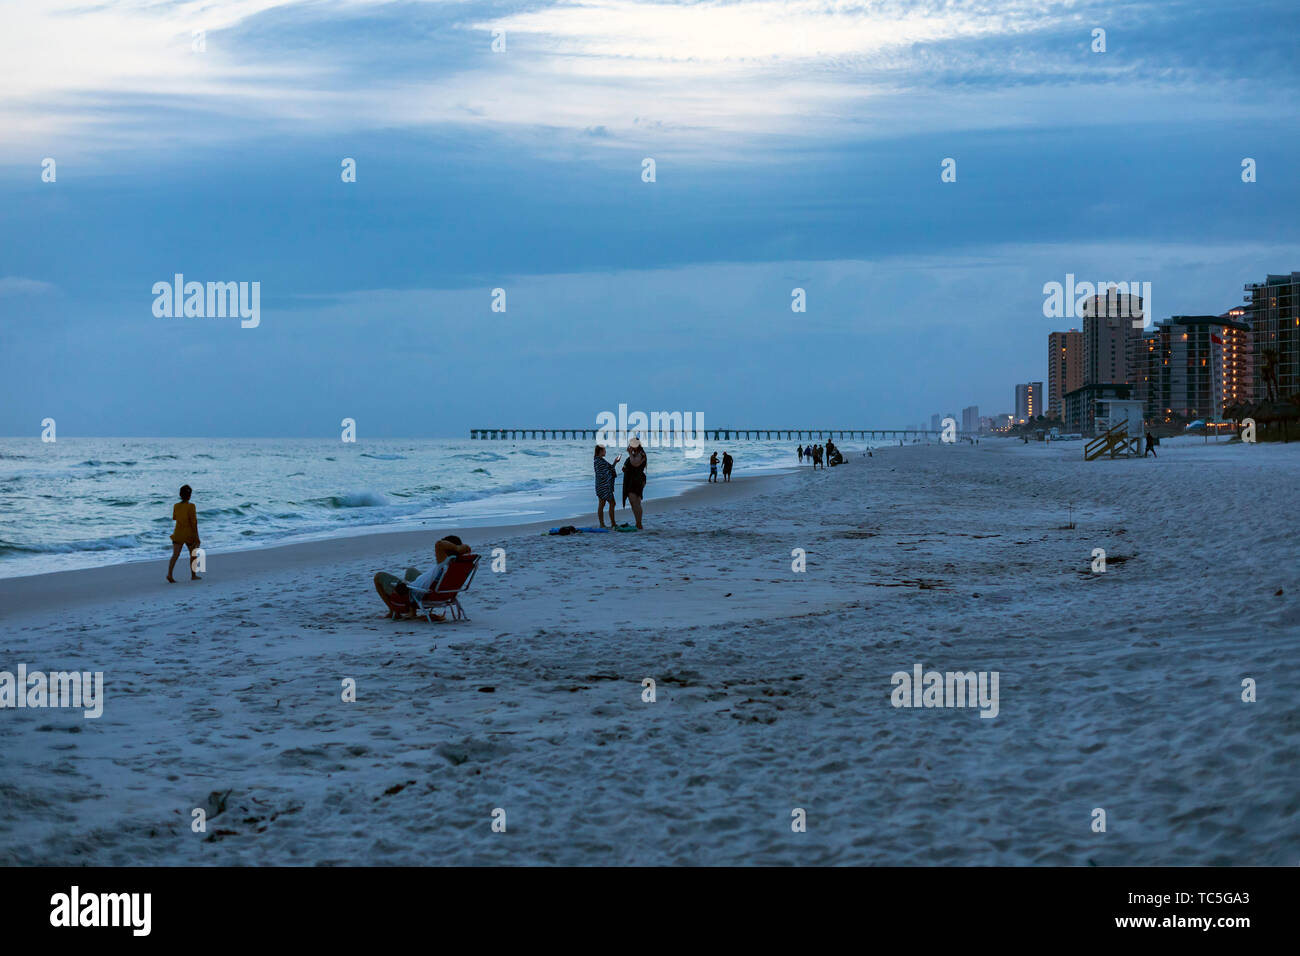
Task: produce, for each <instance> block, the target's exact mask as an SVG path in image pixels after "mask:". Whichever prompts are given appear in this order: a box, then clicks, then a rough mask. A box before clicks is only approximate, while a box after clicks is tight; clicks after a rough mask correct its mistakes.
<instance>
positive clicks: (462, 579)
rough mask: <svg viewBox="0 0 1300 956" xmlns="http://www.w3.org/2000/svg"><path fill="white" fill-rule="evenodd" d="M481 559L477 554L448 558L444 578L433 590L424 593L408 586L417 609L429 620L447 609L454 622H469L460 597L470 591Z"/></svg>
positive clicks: (439, 580) (435, 583) (439, 579)
mask: <svg viewBox="0 0 1300 956" xmlns="http://www.w3.org/2000/svg"><path fill="white" fill-rule="evenodd" d="M480 557H481V555H477V554H459V555H453V556H452V557H450V558H448V559H447V562H446V564H447V566H446V567H445V568H443V571H442V577H440V578H438V580H437V581H435V582H434V585H433V587H432V588H430V589H429V590H428V591H423V593H421V591H420V590H419V589H417V588H414V587H411V586H410V585H407V587H408V589H409V590H410V592H411V599H412V601H414V603H415V606H416V608H417V609H418V610H419V611H421V612H422V613H423V614H425V615H426V616H427V617H428V618H429V620H433V614H434V612H435V611H437V609H438V608H447V609H448V610H449V611H450V612H451V619H452V620H453V621H468V620H469V615H467V614H466V613H465V609H464V608H463V607H461V606H460V601H459V599H458V596H459V595H460V593H461V592H462V591H468V590H469V583H470V582H471V581H473V580H474V574H475V573H476V572H477V571H478V560H479V558H480Z"/></svg>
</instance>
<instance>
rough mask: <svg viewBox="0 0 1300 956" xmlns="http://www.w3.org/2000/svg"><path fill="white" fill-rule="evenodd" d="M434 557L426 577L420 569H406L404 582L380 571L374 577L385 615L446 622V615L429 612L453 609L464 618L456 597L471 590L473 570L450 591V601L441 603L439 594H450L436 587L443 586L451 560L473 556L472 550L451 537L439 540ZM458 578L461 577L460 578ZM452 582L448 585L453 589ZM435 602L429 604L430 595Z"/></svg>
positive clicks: (456, 538) (475, 562) (397, 618)
mask: <svg viewBox="0 0 1300 956" xmlns="http://www.w3.org/2000/svg"><path fill="white" fill-rule="evenodd" d="M433 555H434V558H435V560H436V562H437V563H436V564H435V565H434V566H433V567H432V568H430V569H429V570H428V571H426V572H424V573H423V574H421V573H420V571H419V569H417V568H407V569H406V575H405V579H403V578H399V577H397V575H395V574H389V573H388V572H387V571H380V572H379V573H378V574H376V575H375V590H376V591H378V592H379V596H380V597H381V598H382V599H383V601H384V604H386V605H387V606H388V613H387V614H386V615H384V616H385V617H387V618H390V619H392V620H395V621H396V620H401V619H402V618H404V617H406V618H414V617H416V616H417V615H418V614H420V613H425V614H427V615H428V618H429V620H431V621H445V620H446V619H447V618H446V615H445V614H434V613H433V611H432V610H430V608H431V607H432V606H451V607H453V611H454V612H459V613H458V616H464V612H463V611H460V604H459V602H458V601H456V600H455V595H456V594H457V593H458V592H459V591H460V590H463V588H464V587H466V586H468V584H469V578H470V577H473V570H474V568H470V569H468V577H466V578H465V579H464V580H463V581H461V582H459V583H458V585H457V587H456V588H455V590H452V591H451V600H450V601H448V600H439V599H437V598H439V597H444V596H445V595H440V594H439V592H443V591H445V590H450V588H447V589H444V588H442V587H440V586H439V587H436V586H438V585H439V584H440V582H441V580H442V579H443V576H444V575H445V573H446V571H447V567H448V565H449V564H450V563H451V559H452V558H456V557H461V556H465V555H470V547H469V545H467V544H464V543H462V542H461V540H460V538H458V537H456V535H454V534H449V535H447V536H446V537H445V538H442V539H440V540H439V541H438V542H437V543H436V544H435V545H434V546H433ZM471 557H474V560H473V564H474V565H475V566H477V563H478V558H477V557H475V556H472V555H471ZM458 577H459V574H458ZM452 583H453V582H451V581H448V582H447V584H448V585H450V584H452ZM431 594H432V595H433V597H434V598H435V599H434V600H429V598H430V595H431Z"/></svg>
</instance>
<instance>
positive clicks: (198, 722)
mask: <svg viewBox="0 0 1300 956" xmlns="http://www.w3.org/2000/svg"><path fill="white" fill-rule="evenodd" d="M1160 452H1161V458H1160V459H1159V460H1158V461H1151V460H1147V461H1122V462H1096V463H1084V462H1083V461H1082V460H1080V459H1081V448H1080V445H1079V444H1078V443H1072V444H1062V445H1058V446H1053V447H1052V448H1044V447H1043V446H1042V445H1038V444H1035V445H1030V446H1024V445H1020V444H1017V443H1011V442H1000V441H995V442H985V443H983V444H981V445H980V446H979V447H978V448H974V447H969V446H955V447H928V448H914V447H909V448H905V449H891V450H886V451H883V452H880V453H877V455H876V456H875V457H874V458H873V459H871V460H869V461H868V460H865V459H859V458H857V457H856V456H855V457H854V459H853V461H852V463H851V464H850V465H849V466H847V467H844V468H837V469H833V470H829V471H824V472H821V471H819V472H817V473H813V472H811V471H809V470H807V469H804V470H803V471H802V472H801V473H799V474H797V475H794V476H788V477H784V478H778V479H772V480H767V481H762V482H751V483H749V484H748V486H746V484H745V483H737V484H736V485H735V487H733V488H715V487H712V486H710V487H706V488H702V489H700V491H699V492H698V493H694V494H692V495H689V496H687V497H686V498H685V499H683V500H682V501H680V502H677V503H676V504H675V505H674V506H672V507H671V508H670V509H668V510H666V511H665V510H661V509H659V508H658V507H657V506H656V504H655V503H653V502H652V503H651V504H650V510H649V512H648V517H647V520H648V524H649V525H650V527H651V529H652V530H651V531H649V532H646V533H643V534H608V535H585V536H577V537H571V538H558V537H544V536H541V535H539V534H537V533H536V530H535V529H531V530H529V531H528V532H527V533H524V532H523V531H520V530H519V529H515V530H514V531H513V532H511V531H493V532H487V531H484V530H483V529H478V530H474V531H468V532H466V533H465V537H466V539H467V540H469V541H470V542H471V543H472V544H474V545H475V546H476V549H477V550H479V551H480V552H482V553H484V554H485V555H486V553H487V552H488V551H489V550H490V548H491V547H493V546H497V545H500V546H504V547H505V548H506V550H507V567H508V570H507V571H506V573H504V574H494V573H492V572H491V571H490V570H489V568H488V566H487V558H486V557H485V559H484V565H483V568H482V569H481V572H480V574H479V577H478V580H477V581H476V583H475V587H474V589H473V590H472V591H471V592H470V593H469V594H468V595H467V596H466V597H465V600H464V604H465V606H466V608H467V610H468V611H469V613H470V615H471V617H472V618H473V620H472V622H470V623H464V624H442V625H437V624H428V623H424V622H414V623H412V622H403V623H393V622H390V621H385V620H383V619H382V618H381V614H382V611H383V609H382V607H381V605H380V604H379V602H378V598H377V597H376V596H375V594H374V592H373V590H372V588H371V584H370V577H371V575H372V573H373V572H374V571H375V570H379V569H381V568H388V569H400V568H402V567H404V566H406V565H407V564H417V565H420V566H427V564H428V563H429V557H428V555H429V552H430V551H431V545H432V540H431V536H430V535H427V534H423V533H413V534H405V535H389V536H372V537H370V538H352V539H344V540H340V541H335V542H322V543H315V544H311V545H301V546H295V547H294V548H286V549H276V550H269V551H261V552H250V553H247V554H243V555H212V556H210V557H209V572H208V575H207V579H206V580H205V581H203V582H202V583H199V584H190V583H188V582H185V581H183V580H182V582H181V583H179V584H176V585H173V586H168V585H165V584H163V583H161V577H162V573H163V569H164V564H163V563H158V564H154V565H128V566H122V567H117V568H108V569H100V570H95V571H81V572H69V573H66V574H63V575H46V576H41V577H38V578H23V579H12V580H7V581H0V608H3V617H2V618H0V670H10V671H12V670H14V669H15V668H16V666H17V664H18V663H20V662H22V663H26V664H27V665H28V666H29V667H30V668H32V669H36V668H44V669H48V670H54V669H64V668H68V669H71V668H76V669H83V670H102V671H104V674H105V684H106V686H105V694H106V698H107V700H106V704H105V710H104V715H103V717H102V718H100V719H99V720H85V719H83V718H82V716H81V714H80V712H70V711H65V710H0V753H3V756H4V767H5V773H4V776H3V778H0V862H2V863H65V864H66V863H73V864H76V863H87V864H193V863H216V864H233V863H247V864H285V863H294V864H299V863H300V864H315V863H323V864H349V863H351V864H356V863H360V864H376V863H380V864H389V863H402V864H437V863H460V864H467V863H483V864H529V863H567V864H586V863H628V864H667V863H690V864H742V863H806V864H825V863H904V864H928V863H949V864H951V863H957V864H993V863H1013V864H1019V863H1063V864H1086V863H1088V862H1096V863H1098V864H1101V865H1113V864H1149V863H1154V864H1171V863H1173V864H1189V863H1212V864H1234V863H1265V864H1286V865H1294V864H1296V863H1297V862H1300V840H1298V839H1297V837H1298V836H1300V791H1298V790H1297V782H1298V781H1297V776H1298V773H1297V767H1298V766H1300V760H1298V758H1300V693H1298V692H1297V691H1298V690H1300V687H1298V686H1297V684H1298V681H1297V677H1296V672H1295V666H1294V659H1295V653H1296V647H1297V639H1298V638H1300V601H1298V600H1297V598H1298V596H1300V581H1298V580H1297V576H1298V575H1297V562H1296V555H1297V546H1296V538H1297V535H1296V532H1297V525H1298V524H1300V519H1298V518H1297V516H1296V511H1295V508H1294V504H1293V501H1292V500H1291V496H1292V494H1293V491H1294V489H1295V487H1296V479H1297V475H1298V473H1300V444H1295V445H1290V446H1285V447H1283V446H1276V445H1273V446H1254V447H1241V446H1227V445H1218V446H1215V445H1213V444H1211V445H1209V446H1203V445H1201V444H1200V442H1199V440H1196V441H1183V440H1180V441H1179V442H1166V443H1165V444H1164V445H1162V446H1161V448H1160ZM710 499H716V500H713V501H711V500H710ZM705 502H707V504H705ZM1070 502H1073V505H1074V520H1075V521H1076V523H1077V528H1076V529H1074V530H1063V528H1062V526H1063V525H1065V524H1066V523H1067V520H1068V519H1067V504H1068V503H1070ZM624 514H625V512H624V511H622V510H621V511H620V517H622V516H623V515H624ZM795 547H802V548H806V549H807V552H808V570H807V572H806V573H804V574H796V573H792V572H791V568H790V564H791V549H792V548H795ZM1094 547H1102V548H1105V549H1106V550H1107V552H1108V555H1109V558H1110V562H1109V567H1108V571H1107V573H1106V574H1104V575H1093V574H1091V573H1090V572H1089V564H1090V560H1091V552H1092V549H1093V548H1094ZM1116 558H1127V559H1128V560H1125V561H1122V562H1121V561H1117V560H1116ZM917 582H924V583H925V584H927V585H933V587H925V588H922V587H920V586H918V583H917ZM1279 588H1282V589H1283V594H1282V595H1281V596H1277V595H1275V593H1274V592H1275V591H1277V590H1278V589H1279ZM56 609H57V610H56ZM917 662H920V663H922V664H923V665H924V666H925V668H926V669H927V670H928V669H931V668H933V669H937V670H941V671H947V670H977V671H994V670H996V671H998V672H999V673H1000V713H999V715H998V716H997V717H996V718H994V719H981V718H980V717H979V716H978V712H977V710H975V709H964V710H963V709H945V708H938V709H896V708H894V707H893V706H891V704H890V692H891V690H892V686H891V683H890V675H891V674H892V673H894V672H895V671H911V669H912V666H913V664H915V663H917ZM344 677H352V678H355V679H356V681H357V685H358V697H359V699H358V701H357V702H356V703H343V702H342V701H341V700H340V690H341V686H340V681H341V679H342V678H344ZM645 677H652V678H654V679H655V680H656V681H657V689H658V700H657V702H655V703H643V702H642V699H641V693H642V686H641V681H642V679H643V678H645ZM1246 677H1250V678H1254V679H1255V680H1256V681H1257V682H1258V688H1259V689H1258V694H1259V700H1258V702H1257V703H1253V704H1247V703H1242V702H1241V700H1240V692H1241V686H1240V685H1241V681H1242V679H1243V678H1246ZM226 791H230V795H229V798H228V802H227V805H226V809H225V811H224V812H222V813H219V814H217V815H214V816H212V817H211V818H210V820H209V823H208V832H207V834H195V833H192V832H191V831H190V826H189V821H190V811H191V810H192V809H193V808H194V807H204V806H210V805H211V808H212V809H215V804H213V803H212V801H211V800H210V797H209V795H210V794H213V793H214V792H218V793H225V792H226ZM496 807H501V808H504V809H505V811H506V821H507V832H505V833H494V832H492V829H491V814H492V811H493V808H496ZM795 807H801V808H804V809H805V810H806V811H807V815H808V832H806V833H793V832H791V827H790V821H791V810H792V808H795ZM1096 807H1101V808H1104V809H1105V810H1106V811H1107V814H1108V820H1107V822H1108V829H1107V832H1105V833H1094V832H1092V830H1091V828H1090V824H1091V822H1092V811H1093V809H1094V808H1096Z"/></svg>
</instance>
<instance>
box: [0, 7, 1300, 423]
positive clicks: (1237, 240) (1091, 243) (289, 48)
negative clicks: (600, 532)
mask: <svg viewBox="0 0 1300 956" xmlns="http://www.w3.org/2000/svg"><path fill="white" fill-rule="evenodd" d="M1293 17H1294V6H1293V2H1291V0H1287V2H1281V0H1264V2H1252V0H1234V2H1231V3H1229V2H1220V0H1196V2H1182V0H1161V2H1155V3H1092V2H1089V0H1077V2H1054V0H1004V2H996V3H995V2H961V0H944V2H937V0H923V2H918V3H902V2H888V0H886V2H872V3H854V2H826V0H791V2H786V0H752V2H632V0H578V2H537V3H519V2H503V3H493V2H439V0H434V2H398V3H387V2H380V0H313V2H298V0H227V2H221V3H202V2H177V3H169V2H159V0H102V2H99V3H97V4H93V5H90V4H86V3H84V0H45V2H42V3H30V2H26V0H0V23H3V24H4V30H3V32H0V434H3V435H29V436H34V435H38V434H39V433H40V430H41V421H42V420H43V419H45V418H54V419H55V420H56V421H57V423H58V434H59V436H60V437H73V436H78V435H86V436H91V435H93V436H123V437H128V436H129V437H137V436H259V437H262V436H264V437H311V436H321V437H336V436H337V435H338V434H339V431H340V423H341V421H342V419H344V418H352V419H354V420H355V421H356V423H357V434H358V438H359V439H363V438H364V437H367V436H369V437H464V436H467V434H468V431H469V429H471V428H479V427H520V428H522V427H538V428H540V427H548V428H552V427H554V428H559V427H569V428H575V427H594V425H595V421H596V416H597V415H598V414H599V413H600V412H601V411H606V410H617V409H618V407H619V405H620V404H626V405H627V406H628V407H629V409H632V410H643V411H646V412H649V411H682V412H690V413H701V414H702V415H703V416H704V421H705V424H706V426H708V427H713V426H718V427H733V428H746V427H748V428H812V427H827V428H845V429H848V428H855V429H856V428H873V427H874V428H898V427H903V426H906V425H911V424H915V423H921V422H928V420H929V416H930V415H931V414H932V413H948V412H954V413H957V415H958V418H959V419H960V413H961V409H962V408H964V407H966V406H968V405H972V404H974V405H978V406H979V407H980V410H981V412H982V413H983V414H986V415H988V414H995V413H1002V412H1011V411H1012V410H1013V408H1014V405H1013V394H1014V385H1015V384H1016V383H1017V382H1025V381H1040V380H1041V381H1046V378H1047V369H1046V355H1047V335H1048V333H1049V332H1052V331H1056V330H1058V329H1063V328H1069V327H1081V323H1080V321H1079V320H1077V319H1076V320H1070V319H1049V318H1046V317H1045V316H1044V314H1043V302H1044V292H1043V286H1044V284H1045V283H1049V282H1054V281H1055V282H1062V283H1063V282H1064V281H1065V276H1066V275H1067V273H1072V274H1074V275H1075V276H1077V277H1078V279H1079V280H1084V279H1087V280H1090V281H1125V280H1127V281H1139V282H1150V283H1151V288H1152V296H1151V299H1152V303H1153V305H1154V315H1153V316H1152V318H1156V319H1158V318H1163V317H1165V316H1168V315H1174V314H1207V313H1212V314H1217V313H1221V312H1223V311H1225V310H1226V309H1228V308H1230V307H1232V306H1234V305H1237V304H1239V303H1240V302H1241V301H1242V286H1243V284H1244V283H1246V282H1252V281H1261V280H1262V279H1263V278H1264V277H1265V275H1266V274H1268V273H1279V272H1291V271H1293V270H1300V217H1298V216H1297V215H1296V210H1297V208H1300V207H1298V205H1297V201H1298V200H1300V159H1298V158H1297V157H1300V149H1297V147H1298V146H1300V123H1297V113H1298V112H1300V95H1297V94H1298V93H1300V90H1298V89H1297V87H1298V86H1300V83H1298V79H1300V65H1297V60H1296V57H1295V55H1294V40H1293V38H1292V37H1291V35H1290V33H1289V32H1288V30H1287V29H1285V28H1284V25H1285V24H1288V23H1290V22H1291V21H1292V19H1293ZM1097 29H1101V30H1104V31H1105V49H1104V52H1103V51H1096V52H1095V51H1094V49H1093V47H1094V46H1095V45H1096V41H1095V39H1094V31H1095V30H1097ZM197 31H201V32H197ZM494 45H495V46H496V47H497V48H498V49H496V50H494V49H493V47H494ZM1246 158H1250V159H1252V160H1254V169H1255V181H1254V182H1243V177H1242V173H1243V169H1242V163H1243V160H1244V159H1246ZM345 159H351V160H354V161H355V169H356V176H355V182H345V181H344V176H343V163H344V160H345ZM647 159H652V160H653V161H654V181H652V182H648V181H646V175H645V172H644V171H645V160H647ZM948 159H951V160H955V167H954V168H955V181H948V182H945V181H944V180H943V177H942V175H941V174H942V173H943V171H944V161H945V160H948ZM51 160H52V161H53V163H52V165H51V163H50V162H49V161H51ZM51 172H52V174H53V175H52V176H51ZM51 179H52V181H48V180H51ZM178 273H180V274H183V275H184V277H185V280H186V281H198V282H204V283H206V282H247V283H253V282H256V283H258V284H259V286H258V288H259V290H260V310H259V316H258V319H259V321H258V324H257V325H256V327H249V328H244V327H242V325H241V322H240V320H239V319H238V318H237V317H236V318H231V317H228V316H227V317H219V316H204V317H195V316H189V317H186V316H180V317H175V316H159V315H156V314H155V311H156V310H155V299H156V298H157V296H156V295H155V293H154V291H153V289H154V286H155V284H156V283H159V282H167V283H170V282H171V281H172V279H173V276H174V275H176V274H178ZM496 289H501V290H504V305H505V308H504V311H494V310H493V303H494V301H495V302H497V303H498V305H499V304H500V301H501V299H500V297H494V292H493V290H496ZM795 289H802V290H803V298H804V302H805V305H806V311H803V312H795V311H793V310H792V302H794V299H793V297H792V295H793V290H795Z"/></svg>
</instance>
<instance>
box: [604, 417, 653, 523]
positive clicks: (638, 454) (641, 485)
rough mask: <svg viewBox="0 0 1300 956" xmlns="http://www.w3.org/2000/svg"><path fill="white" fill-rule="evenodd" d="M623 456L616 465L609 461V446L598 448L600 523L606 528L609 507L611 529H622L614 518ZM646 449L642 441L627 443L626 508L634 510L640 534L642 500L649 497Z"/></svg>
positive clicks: (634, 440)
mask: <svg viewBox="0 0 1300 956" xmlns="http://www.w3.org/2000/svg"><path fill="white" fill-rule="evenodd" d="M620 461H623V456H622V455H615V456H614V463H613V464H610V463H609V462H608V461H606V460H605V446H604V445H597V446H596V454H595V457H594V458H593V460H592V463H593V464H594V466H595V469H596V520H597V521H599V522H600V526H601V527H602V528H603V527H605V506H606V505H609V526H610V527H611V528H617V527H618V520H617V519H616V518H615V517H614V482H615V480H616V479H617V477H618V463H619V462H620ZM649 463H650V462H649V460H648V459H647V457H646V453H645V448H644V447H643V446H642V444H641V440H640V439H639V438H633V439H631V440H629V441H628V443H627V461H625V462H623V507H624V508H626V507H628V505H631V506H632V516H633V517H634V518H636V527H637V530H641V527H642V525H641V497H642V495H644V494H645V482H646V477H645V472H646V466H647V465H648V464H649Z"/></svg>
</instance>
